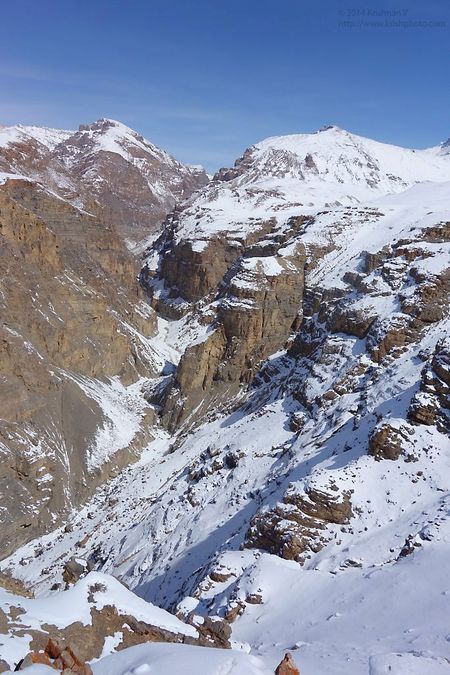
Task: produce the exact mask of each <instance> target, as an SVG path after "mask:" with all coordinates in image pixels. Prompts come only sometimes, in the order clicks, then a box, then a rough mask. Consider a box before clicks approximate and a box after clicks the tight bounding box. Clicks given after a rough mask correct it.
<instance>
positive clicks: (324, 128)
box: [315, 124, 345, 134]
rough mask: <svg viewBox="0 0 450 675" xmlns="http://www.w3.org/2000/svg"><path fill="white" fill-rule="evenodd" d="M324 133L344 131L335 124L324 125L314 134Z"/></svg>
mask: <svg viewBox="0 0 450 675" xmlns="http://www.w3.org/2000/svg"><path fill="white" fill-rule="evenodd" d="M324 131H345V129H341V127H338V126H337V124H324V126H322V127H320V128H319V129H317V131H316V132H315V133H316V134H321V133H323V132H324Z"/></svg>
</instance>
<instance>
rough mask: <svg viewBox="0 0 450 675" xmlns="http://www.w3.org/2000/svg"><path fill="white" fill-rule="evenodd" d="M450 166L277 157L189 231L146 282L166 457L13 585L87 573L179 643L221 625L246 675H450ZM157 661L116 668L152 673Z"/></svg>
mask: <svg viewBox="0 0 450 675" xmlns="http://www.w3.org/2000/svg"><path fill="white" fill-rule="evenodd" d="M444 146H445V144H443V145H442V146H440V147H437V148H433V149H430V150H425V151H415V152H414V151H412V150H405V149H402V148H396V147H393V146H385V145H382V144H379V143H376V142H374V141H370V140H368V139H361V138H358V137H356V136H354V135H351V134H348V133H347V132H344V131H342V130H340V129H336V128H334V127H333V128H328V129H325V130H322V131H320V132H319V133H318V134H315V135H312V136H307V135H302V136H295V137H283V138H274V139H268V140H267V141H264V142H263V143H260V144H258V145H256V146H254V147H253V148H251V149H250V150H249V151H248V152H246V153H245V154H244V156H243V158H241V159H240V160H238V162H237V163H236V166H235V167H234V168H233V169H230V170H229V171H225V170H224V171H221V172H220V173H219V175H218V176H216V178H215V180H214V181H213V182H212V183H211V184H210V185H208V186H207V187H206V188H204V189H203V191H202V192H201V193H199V194H198V195H196V196H195V197H194V198H192V199H191V200H190V202H188V203H187V204H186V205H185V206H184V208H182V209H181V211H177V212H176V213H174V214H173V215H172V216H171V217H170V218H169V219H168V221H167V231H166V232H165V233H164V235H163V236H162V237H160V238H159V239H158V240H156V241H154V242H152V244H151V246H150V249H149V251H148V262H147V265H146V268H145V270H144V272H143V275H142V280H143V283H144V284H145V288H146V289H147V290H149V292H150V299H151V302H152V303H153V306H154V307H155V308H156V309H157V311H159V312H161V313H163V314H164V316H163V317H162V316H160V317H159V318H158V331H157V334H156V335H155V336H154V337H152V338H150V345H151V348H152V349H153V350H154V351H155V353H156V354H157V355H158V356H157V358H156V361H157V362H158V363H159V368H160V372H159V373H158V376H157V377H156V378H154V379H151V378H149V380H148V381H147V382H146V383H145V384H144V385H143V392H144V395H145V398H146V400H147V401H148V402H149V404H150V405H151V406H153V409H154V411H155V415H157V416H158V417H159V426H158V425H157V424H156V425H155V429H154V430H153V435H154V440H153V442H152V443H150V444H149V445H148V447H147V448H146V450H145V451H144V452H143V454H142V457H141V459H140V461H139V462H138V463H137V464H135V465H133V466H131V467H128V468H126V469H125V470H123V471H122V472H121V474H120V475H119V476H118V477H116V478H114V479H113V480H111V481H110V482H109V483H107V484H106V485H105V486H103V487H102V488H100V489H99V490H98V491H97V493H96V494H95V495H94V497H93V498H92V500H91V501H90V502H89V503H88V504H86V506H85V507H84V508H83V509H81V510H79V511H77V512H74V513H72V514H71V517H70V523H69V527H67V528H66V527H61V528H59V529H58V530H56V531H55V532H52V533H49V534H47V535H46V536H44V537H42V538H40V539H39V540H38V541H33V542H30V543H29V544H27V545H26V546H23V547H21V548H20V549H19V550H18V551H16V552H15V553H14V554H13V555H12V556H10V557H9V558H8V559H6V560H4V561H3V563H2V566H3V567H4V568H6V569H9V570H10V571H11V572H12V573H13V574H14V575H15V576H17V577H19V578H21V579H23V580H24V581H26V582H27V583H31V584H32V585H33V587H34V588H35V590H36V591H37V593H38V594H42V595H43V596H45V595H47V594H48V593H49V592H50V589H51V587H52V586H53V584H54V583H61V579H62V574H63V572H64V564H65V563H66V562H67V560H68V559H69V558H70V557H71V556H73V554H74V551H75V550H76V551H77V555H78V557H80V558H83V559H84V560H85V562H86V564H87V563H88V562H89V563H90V564H93V565H94V566H96V568H97V569H99V570H102V571H104V572H108V573H110V574H113V575H114V576H117V577H118V578H119V579H122V580H123V581H125V582H126V583H127V585H129V586H130V588H132V589H133V590H134V591H135V592H137V593H138V594H139V595H140V596H141V597H142V598H144V599H146V600H148V601H151V602H153V603H155V604H157V605H159V606H162V607H165V608H166V609H170V610H172V611H176V612H177V616H179V617H181V618H184V619H185V620H186V621H188V622H190V621H193V622H194V623H195V622H197V624H198V621H199V617H205V618H206V617H211V616H213V617H220V618H221V619H222V620H225V621H226V622H228V623H229V624H230V626H231V630H232V640H233V643H232V644H233V647H234V648H235V650H236V654H237V656H236V667H237V665H238V664H239V663H240V662H239V659H241V658H244V657H243V656H242V652H250V656H253V657H255V659H256V660H255V661H253V662H250V661H248V660H247V661H243V662H242V664H243V667H244V664H245V667H246V668H248V672H252V668H255V669H256V672H260V671H259V670H258V668H260V669H261V672H265V669H266V670H267V672H273V671H274V668H275V666H276V665H277V664H278V663H279V662H280V660H281V657H282V656H283V654H284V652H285V651H287V650H291V651H292V652H293V654H294V657H295V660H296V662H297V664H298V666H299V667H300V670H301V673H302V675H324V674H325V673H326V675H344V674H345V675H387V674H388V673H393V674H395V675H397V674H398V675H402V674H403V673H408V674H411V675H412V674H414V675H425V673H426V674H427V675H428V674H430V675H441V673H444V672H446V670H448V668H449V667H450V666H449V659H450V643H449V641H448V625H447V609H448V608H447V604H446V598H447V595H448V592H449V589H448V579H447V577H448V569H447V567H448V564H447V562H446V561H447V559H448V555H449V552H450V551H449V547H450V519H449V514H450V509H449V504H450V491H449V486H448V477H449V476H450V435H449V434H450V414H449V410H450V408H449V406H450V403H449V401H450V376H449V373H450V342H449V339H448V335H449V329H450V315H449V296H450V164H449V161H448V155H446V154H445V152H442V151H443V149H444ZM314 167H315V168H314ZM80 542H82V543H81V544H80ZM197 624H196V625H197ZM145 649H146V648H144V647H142V648H139V650H140V651H139V653H138V652H137V651H136V655H137V656H138V658H139V659H142V660H139V661H136V662H134V661H132V660H131V659H132V658H133V659H134V653H131V652H130V653H129V654H127V655H125V654H124V655H123V657H122V656H121V657H120V663H119V657H117V656H115V655H113V656H112V657H108V658H109V660H108V661H107V662H106V661H105V662H104V663H105V667H106V665H107V666H108V668H111V669H114V668H115V667H116V666H117V667H118V668H119V669H120V668H125V667H126V668H128V669H132V668H134V667H135V666H136V667H137V668H140V667H141V666H142V664H143V663H144V661H145V659H148V661H145V663H148V665H149V667H150V668H152V667H153V666H152V662H151V661H150V656H148V657H147V656H144V653H145ZM151 649H155V650H156V648H154V647H152V648H151ZM158 649H159V648H158ZM168 649H170V648H169V647H166V646H165V647H161V652H160V654H159V653H158V652H157V651H154V652H153V653H154V656H155V662H154V664H155V665H154V670H155V673H157V674H158V675H162V674H163V673H165V672H166V671H167V669H168V668H169V665H168V664H170V667H172V668H175V665H173V664H178V663H179V660H178V659H179V658H180V656H179V653H178V652H176V651H175V650H176V648H174V651H173V652H171V653H170V654H169V652H168V651H166V650H168ZM183 649H184V648H183ZM141 651H142V653H141ZM238 652H240V653H241V654H240V655H238ZM149 653H151V652H149ZM186 653H187V652H186ZM189 654H190V655H192V659H193V661H192V664H193V665H192V670H193V672H194V670H195V668H197V671H199V672H205V674H206V673H208V672H209V671H208V670H204V671H203V670H202V667H203V666H202V661H201V660H199V661H196V659H197V655H196V654H194V652H193V651H190V652H189ZM160 656H161V659H163V660H162V661H159V660H158V659H159V658H160ZM190 658H191V656H189V659H190ZM198 658H199V659H200V658H201V656H200V655H199V656H198ZM224 658H225V659H226V658H228V657H224ZM122 659H123V661H122ZM128 659H130V660H129V661H128ZM165 659H169V660H168V661H166V660H165ZM171 659H173V660H171ZM211 663H212V661H211ZM124 664H131V665H124ZM133 664H134V665H133ZM186 664H189V668H191V665H190V664H191V662H190V661H189V660H188V657H187V656H186ZM225 664H226V665H225ZM100 667H101V662H99V664H98V668H100ZM208 667H209V666H208ZM222 667H223V671H222V670H221V668H222ZM233 667H234V666H233ZM186 668H187V672H189V668H188V666H186ZM165 669H166V670H165ZM227 669H228V670H227ZM99 672H100V671H99ZM113 672H116V671H114V670H113ZM133 672H134V671H133ZM137 672H138V671H136V673H137ZM139 672H141V671H139ZM150 672H151V670H150ZM216 672H217V673H220V672H234V671H233V670H232V662H230V661H229V660H228V661H227V660H225V661H224V663H223V665H222V664H221V663H219V662H218V664H217V671H216V670H213V669H211V673H214V674H215V673H216ZM237 672H239V670H238V671H237Z"/></svg>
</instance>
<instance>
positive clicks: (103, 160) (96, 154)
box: [0, 119, 208, 241]
mask: <svg viewBox="0 0 450 675" xmlns="http://www.w3.org/2000/svg"><path fill="white" fill-rule="evenodd" d="M0 171H3V172H5V173H13V174H14V173H15V174H20V175H22V176H26V177H28V178H31V179H33V180H36V181H38V182H40V183H42V184H43V185H44V186H45V187H47V188H49V189H51V190H53V191H54V192H55V193H56V194H57V195H59V196H60V197H62V198H64V199H67V200H68V201H69V202H70V203H72V204H73V205H74V206H77V207H79V208H82V209H83V210H85V211H88V212H90V213H93V214H95V215H96V216H98V217H100V218H101V219H102V220H103V221H104V222H106V223H108V224H110V225H114V226H115V227H116V228H117V229H118V231H119V232H120V233H121V234H123V235H124V236H126V237H129V238H130V239H132V240H133V241H136V240H138V239H140V238H142V237H143V236H145V235H148V233H149V232H150V231H151V230H152V228H154V226H155V225H156V224H157V223H158V222H159V221H160V220H162V219H163V218H164V216H165V215H166V213H167V212H168V211H169V210H170V209H171V208H172V207H173V206H174V205H175V203H177V202H180V201H183V200H184V199H185V198H187V197H188V196H190V195H191V194H192V192H194V191H195V190H196V189H197V188H199V187H201V186H203V185H205V183H207V181H208V178H207V176H206V173H205V172H204V170H203V169H202V168H199V167H190V166H187V165H183V164H181V163H180V162H178V161H177V160H176V159H174V158H173V157H172V156H171V155H169V154H168V153H167V152H165V151H164V150H160V149H159V148H157V147H156V146H155V145H153V144H152V143H150V141H148V140H146V139H145V138H143V137H142V136H141V135H140V134H138V133H137V132H136V131H133V130H132V129H130V128H128V127H127V126H125V125H124V124H121V123H120V122H116V121H115V120H109V119H101V120H98V121H97V122H94V123H93V124H89V125H81V126H80V128H79V130H78V131H76V132H73V131H59V130H56V129H47V128H44V127H35V126H28V127H27V126H22V125H17V126H13V127H0Z"/></svg>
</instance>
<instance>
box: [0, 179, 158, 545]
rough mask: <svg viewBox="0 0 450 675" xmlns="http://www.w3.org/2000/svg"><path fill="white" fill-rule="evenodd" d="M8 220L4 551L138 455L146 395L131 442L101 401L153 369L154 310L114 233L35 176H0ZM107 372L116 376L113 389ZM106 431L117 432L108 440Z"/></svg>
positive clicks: (1, 222)
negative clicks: (119, 435) (120, 435)
mask: <svg viewBox="0 0 450 675" xmlns="http://www.w3.org/2000/svg"><path fill="white" fill-rule="evenodd" d="M0 232H1V248H0V273H1V279H2V281H0V306H1V312H2V328H1V331H0V335H1V341H0V355H1V358H0V374H1V377H2V392H3V394H2V415H1V417H2V420H1V423H0V456H1V458H2V461H1V469H0V492H1V496H2V503H3V504H5V505H7V511H6V513H5V512H3V515H2V516H0V518H1V519H2V524H1V527H2V538H3V545H2V555H3V556H5V555H7V554H8V552H9V551H11V550H13V548H15V547H16V546H17V545H18V544H20V543H22V542H24V541H26V540H29V539H30V538H32V537H34V536H36V535H37V534H38V533H40V532H42V531H43V530H45V529H46V528H47V527H49V526H50V524H51V523H53V522H54V519H55V518H56V517H57V516H56V514H59V516H60V515H61V514H62V513H64V512H65V511H66V510H67V509H69V508H71V507H72V506H73V505H75V504H80V503H81V502H82V501H83V500H84V499H85V498H86V496H87V495H88V494H90V492H91V491H92V489H93V488H94V487H95V486H96V485H98V483H99V482H100V481H102V480H103V479H104V478H105V477H106V476H107V475H109V473H110V472H111V471H112V470H114V469H113V467H119V466H123V465H124V464H125V463H126V462H128V461H130V459H132V458H133V457H136V454H137V452H138V450H139V448H140V447H141V444H142V443H143V442H144V441H145V438H146V434H147V432H146V433H144V434H143V435H142V436H141V438H139V436H138V434H137V431H138V428H139V424H138V420H139V419H141V418H142V417H143V416H144V415H145V413H146V410H145V406H141V409H140V410H139V409H138V410H136V425H135V432H133V431H131V430H130V437H129V438H128V439H126V440H125V442H123V441H119V439H117V440H116V441H114V440H113V435H114V432H113V431H112V430H113V428H114V420H111V419H110V418H109V417H108V416H107V414H105V405H106V401H108V400H110V404H109V405H111V404H112V405H113V409H114V404H113V400H114V396H116V394H115V393H114V391H116V392H118V391H120V390H121V389H123V388H124V387H126V386H127V385H130V384H131V383H132V382H134V381H136V380H137V379H138V378H139V377H140V376H141V375H142V374H144V373H150V372H151V370H152V367H153V366H152V363H151V362H150V361H149V355H148V353H147V352H146V351H145V340H146V339H147V338H148V337H149V336H151V335H152V334H153V332H154V330H155V326H156V318H155V315H154V313H153V311H152V310H151V309H150V308H149V307H148V305H146V303H145V301H144V299H143V297H142V294H140V293H139V289H138V287H137V286H136V285H135V282H134V277H135V274H136V262H135V260H134V258H133V257H132V256H131V255H130V254H129V253H127V252H126V250H125V248H124V246H123V244H122V242H121V239H120V238H119V237H118V235H117V234H115V232H114V231H113V230H112V229H109V230H108V229H106V228H105V226H104V224H103V223H101V222H100V221H98V220H97V219H96V218H94V217H93V216H89V215H87V214H85V213H82V212H80V211H79V210H78V209H76V208H74V207H73V206H71V205H70V204H68V203H67V202H65V201H62V200H60V199H58V198H56V197H55V196H53V195H51V194H50V193H49V192H47V191H46V190H44V189H43V188H41V187H40V186H39V185H36V184H34V183H30V182H27V181H18V180H10V181H7V182H6V183H5V184H4V185H2V186H0ZM136 335H140V336H142V337H141V338H140V339H139V340H138V339H136ZM146 336H147V337H146ZM108 378H118V379H117V381H116V385H114V386H115V390H114V388H113V389H111V388H108V385H107V381H108ZM102 392H103V393H102ZM109 392H110V393H109ZM111 396H112V398H111ZM118 410H119V409H116V412H118ZM102 429H104V430H105V431H104V432H101V430H102ZM108 429H111V432H108ZM99 433H106V436H108V435H109V439H108V440H106V438H105V441H104V444H103V446H102V447H103V449H101V447H100V445H99V443H100V441H99V440H98V439H99V438H100V437H99V436H98V434H99ZM111 434H112V435H111ZM147 435H148V434H147ZM105 444H106V445H109V448H107V447H105ZM96 453H97V455H96ZM98 453H100V455H99V454H98ZM100 456H102V458H101V459H100Z"/></svg>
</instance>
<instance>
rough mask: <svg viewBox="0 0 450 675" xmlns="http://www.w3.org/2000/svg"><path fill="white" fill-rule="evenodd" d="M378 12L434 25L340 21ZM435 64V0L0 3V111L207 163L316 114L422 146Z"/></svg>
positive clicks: (440, 0) (223, 161) (446, 93)
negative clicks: (100, 122)
mask: <svg viewBox="0 0 450 675" xmlns="http://www.w3.org/2000/svg"><path fill="white" fill-rule="evenodd" d="M377 12H378V13H379V12H382V13H384V15H385V16H382V17H379V16H374V13H377ZM391 12H394V16H393V17H392V18H390V17H388V16H386V14H388V13H391ZM399 12H401V14H400V15H397V16H395V15H396V14H398V13H399ZM369 13H370V16H369ZM380 20H381V21H384V20H386V21H390V20H391V21H398V20H403V21H411V22H418V21H425V22H441V23H442V24H444V25H441V26H434V25H433V26H428V27H423V26H417V25H415V26H411V25H407V26H401V27H400V26H398V25H397V26H396V25H393V26H384V25H383V26H379V25H376V26H373V25H372V26H368V25H367V24H366V23H363V24H362V25H361V24H359V25H350V26H342V25H341V22H342V21H357V22H359V21H362V22H367V21H368V22H373V21H380ZM449 71H450V2H448V0H422V1H420V2H419V1H417V0H407V1H403V2H402V0H399V1H398V2H392V1H391V0H384V2H380V1H379V0H378V1H377V0H367V1H361V0H344V1H343V0H334V1H328V0H224V1H223V2H222V1H220V0H184V1H182V0H89V1H88V0H76V1H75V0H14V2H3V3H1V9H0V123H2V124H14V123H16V122H22V123H24V124H32V123H36V124H45V125H48V126H55V127H61V128H69V129H71V128H77V127H78V125H79V124H80V123H85V122H90V121H94V120H96V119H98V118H100V117H111V118H114V119H119V120H121V121H122V122H124V123H125V124H128V125H129V126H131V127H133V128H135V129H137V130H138V131H139V132H141V133H142V134H143V135H144V136H146V137H147V138H149V139H150V140H152V141H153V142H155V143H156V144H158V145H160V146H161V147H164V148H166V149H168V150H169V151H170V152H172V153H173V154H174V155H175V156H176V157H178V158H179V159H180V160H182V161H187V162H192V163H202V164H204V165H205V166H206V167H207V168H208V169H210V170H214V169H216V168H218V167H219V166H223V165H230V164H232V163H233V161H234V159H235V158H236V157H237V156H238V155H240V154H241V153H242V151H243V150H244V149H245V148H246V147H247V146H249V145H251V144H252V143H254V142H256V141H258V140H261V139H262V138H265V137H267V136H272V135H278V134H286V133H297V132H310V131H314V130H315V129H317V128H318V127H320V126H322V125H323V124H328V123H333V124H338V125H340V126H342V127H344V128H346V129H349V130H351V131H354V132H355V133H359V134H362V135H367V136H371V137H373V138H377V139H379V140H382V141H386V142H392V143H397V144H399V145H406V146H413V147H426V146H430V145H435V144H437V143H438V142H440V141H441V140H444V139H445V138H448V137H449V136H450V116H449V115H448V111H449V109H450V86H449V79H450V78H449Z"/></svg>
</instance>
